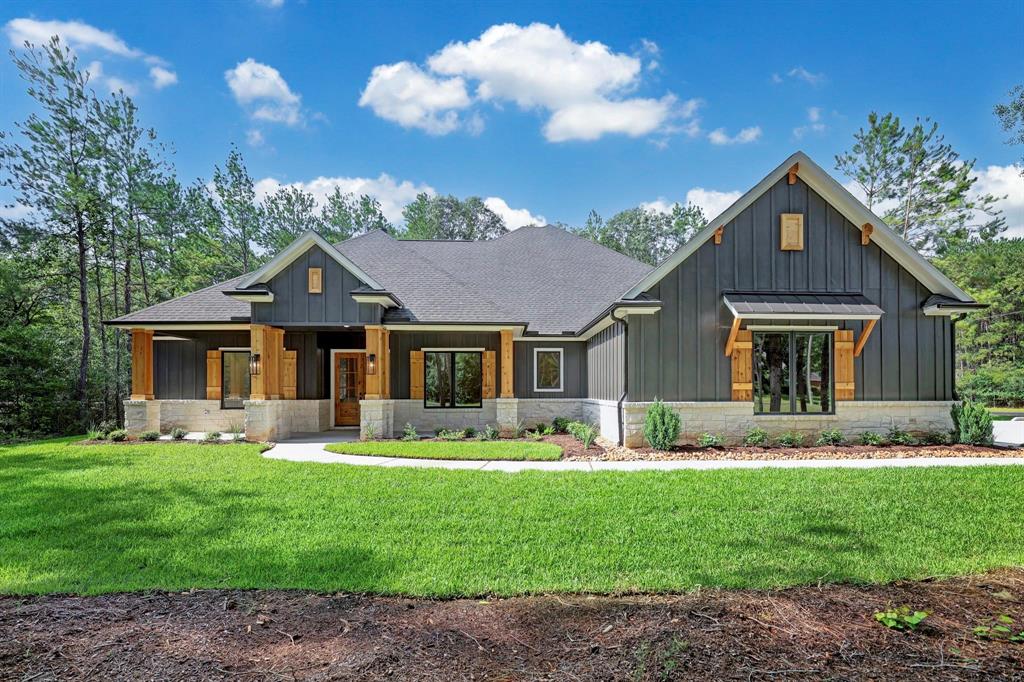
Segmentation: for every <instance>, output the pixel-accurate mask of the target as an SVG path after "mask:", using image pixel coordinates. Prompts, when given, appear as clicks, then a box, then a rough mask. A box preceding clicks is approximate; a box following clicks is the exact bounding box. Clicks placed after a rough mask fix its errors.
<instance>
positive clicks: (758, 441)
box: [743, 427, 770, 448]
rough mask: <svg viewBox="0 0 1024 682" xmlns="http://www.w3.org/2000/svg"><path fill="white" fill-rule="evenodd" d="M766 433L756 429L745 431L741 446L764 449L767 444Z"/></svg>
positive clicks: (758, 428)
mask: <svg viewBox="0 0 1024 682" xmlns="http://www.w3.org/2000/svg"><path fill="white" fill-rule="evenodd" d="M769 440H770V439H769V438H768V432H767V431H765V430H764V429H762V428H760V427H757V428H753V429H750V430H749V431H747V435H745V436H744V437H743V444H744V445H746V446H748V447H752V448H753V447H765V446H767V445H768V443H769Z"/></svg>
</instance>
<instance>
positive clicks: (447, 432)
mask: <svg viewBox="0 0 1024 682" xmlns="http://www.w3.org/2000/svg"><path fill="white" fill-rule="evenodd" d="M437 437H438V438H439V439H440V440H466V432H465V431H463V430H462V429H441V430H439V431H438V432H437Z"/></svg>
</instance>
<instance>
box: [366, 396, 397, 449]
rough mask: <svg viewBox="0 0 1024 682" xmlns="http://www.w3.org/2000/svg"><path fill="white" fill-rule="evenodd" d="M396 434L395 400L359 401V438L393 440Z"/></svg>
mask: <svg viewBox="0 0 1024 682" xmlns="http://www.w3.org/2000/svg"><path fill="white" fill-rule="evenodd" d="M394 434H395V401H394V400H360V401H359V438H360V439H361V440H373V439H374V438H391V437H393V436H394Z"/></svg>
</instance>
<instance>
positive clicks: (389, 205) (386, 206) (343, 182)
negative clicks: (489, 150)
mask: <svg viewBox="0 0 1024 682" xmlns="http://www.w3.org/2000/svg"><path fill="white" fill-rule="evenodd" d="M280 187H297V188H299V189H302V190H305V191H307V192H309V193H310V194H312V195H313V196H314V197H315V198H316V200H317V202H319V203H321V204H322V202H324V201H325V200H326V199H327V197H328V196H329V195H330V194H331V193H332V192H334V188H335V187H337V188H338V189H340V190H341V191H342V192H343V193H346V194H354V195H356V196H359V195H361V194H368V195H370V196H372V197H374V198H376V199H377V201H379V202H380V206H381V211H383V213H384V215H385V216H386V217H387V219H388V220H390V221H391V222H393V223H399V222H401V220H402V209H403V208H405V205H406V204H408V203H410V202H411V201H412V200H413V199H415V198H416V195H417V194H420V193H423V192H425V193H426V194H431V195H433V194H436V192H435V191H434V188H433V187H431V186H430V185H427V184H424V183H419V184H416V183H413V182H410V181H409V180H402V181H397V180H395V179H394V178H393V177H391V176H390V175H388V174H387V173H381V174H380V175H379V176H378V177H376V178H345V177H323V176H321V177H318V178H315V179H313V180H309V181H306V182H292V183H281V182H279V181H278V180H276V179H274V178H263V179H262V180H259V181H257V182H256V184H255V189H256V195H257V197H259V198H263V197H265V196H267V195H268V194H272V193H274V192H276V191H277V190H278V188H280Z"/></svg>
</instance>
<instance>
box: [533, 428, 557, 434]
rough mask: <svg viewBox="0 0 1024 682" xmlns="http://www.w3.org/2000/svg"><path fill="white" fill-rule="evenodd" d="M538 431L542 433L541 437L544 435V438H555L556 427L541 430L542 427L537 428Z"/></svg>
mask: <svg viewBox="0 0 1024 682" xmlns="http://www.w3.org/2000/svg"><path fill="white" fill-rule="evenodd" d="M537 430H538V431H540V432H541V435H544V436H553V435H555V427H554V426H545V427H544V428H543V429H542V428H540V427H537Z"/></svg>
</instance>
